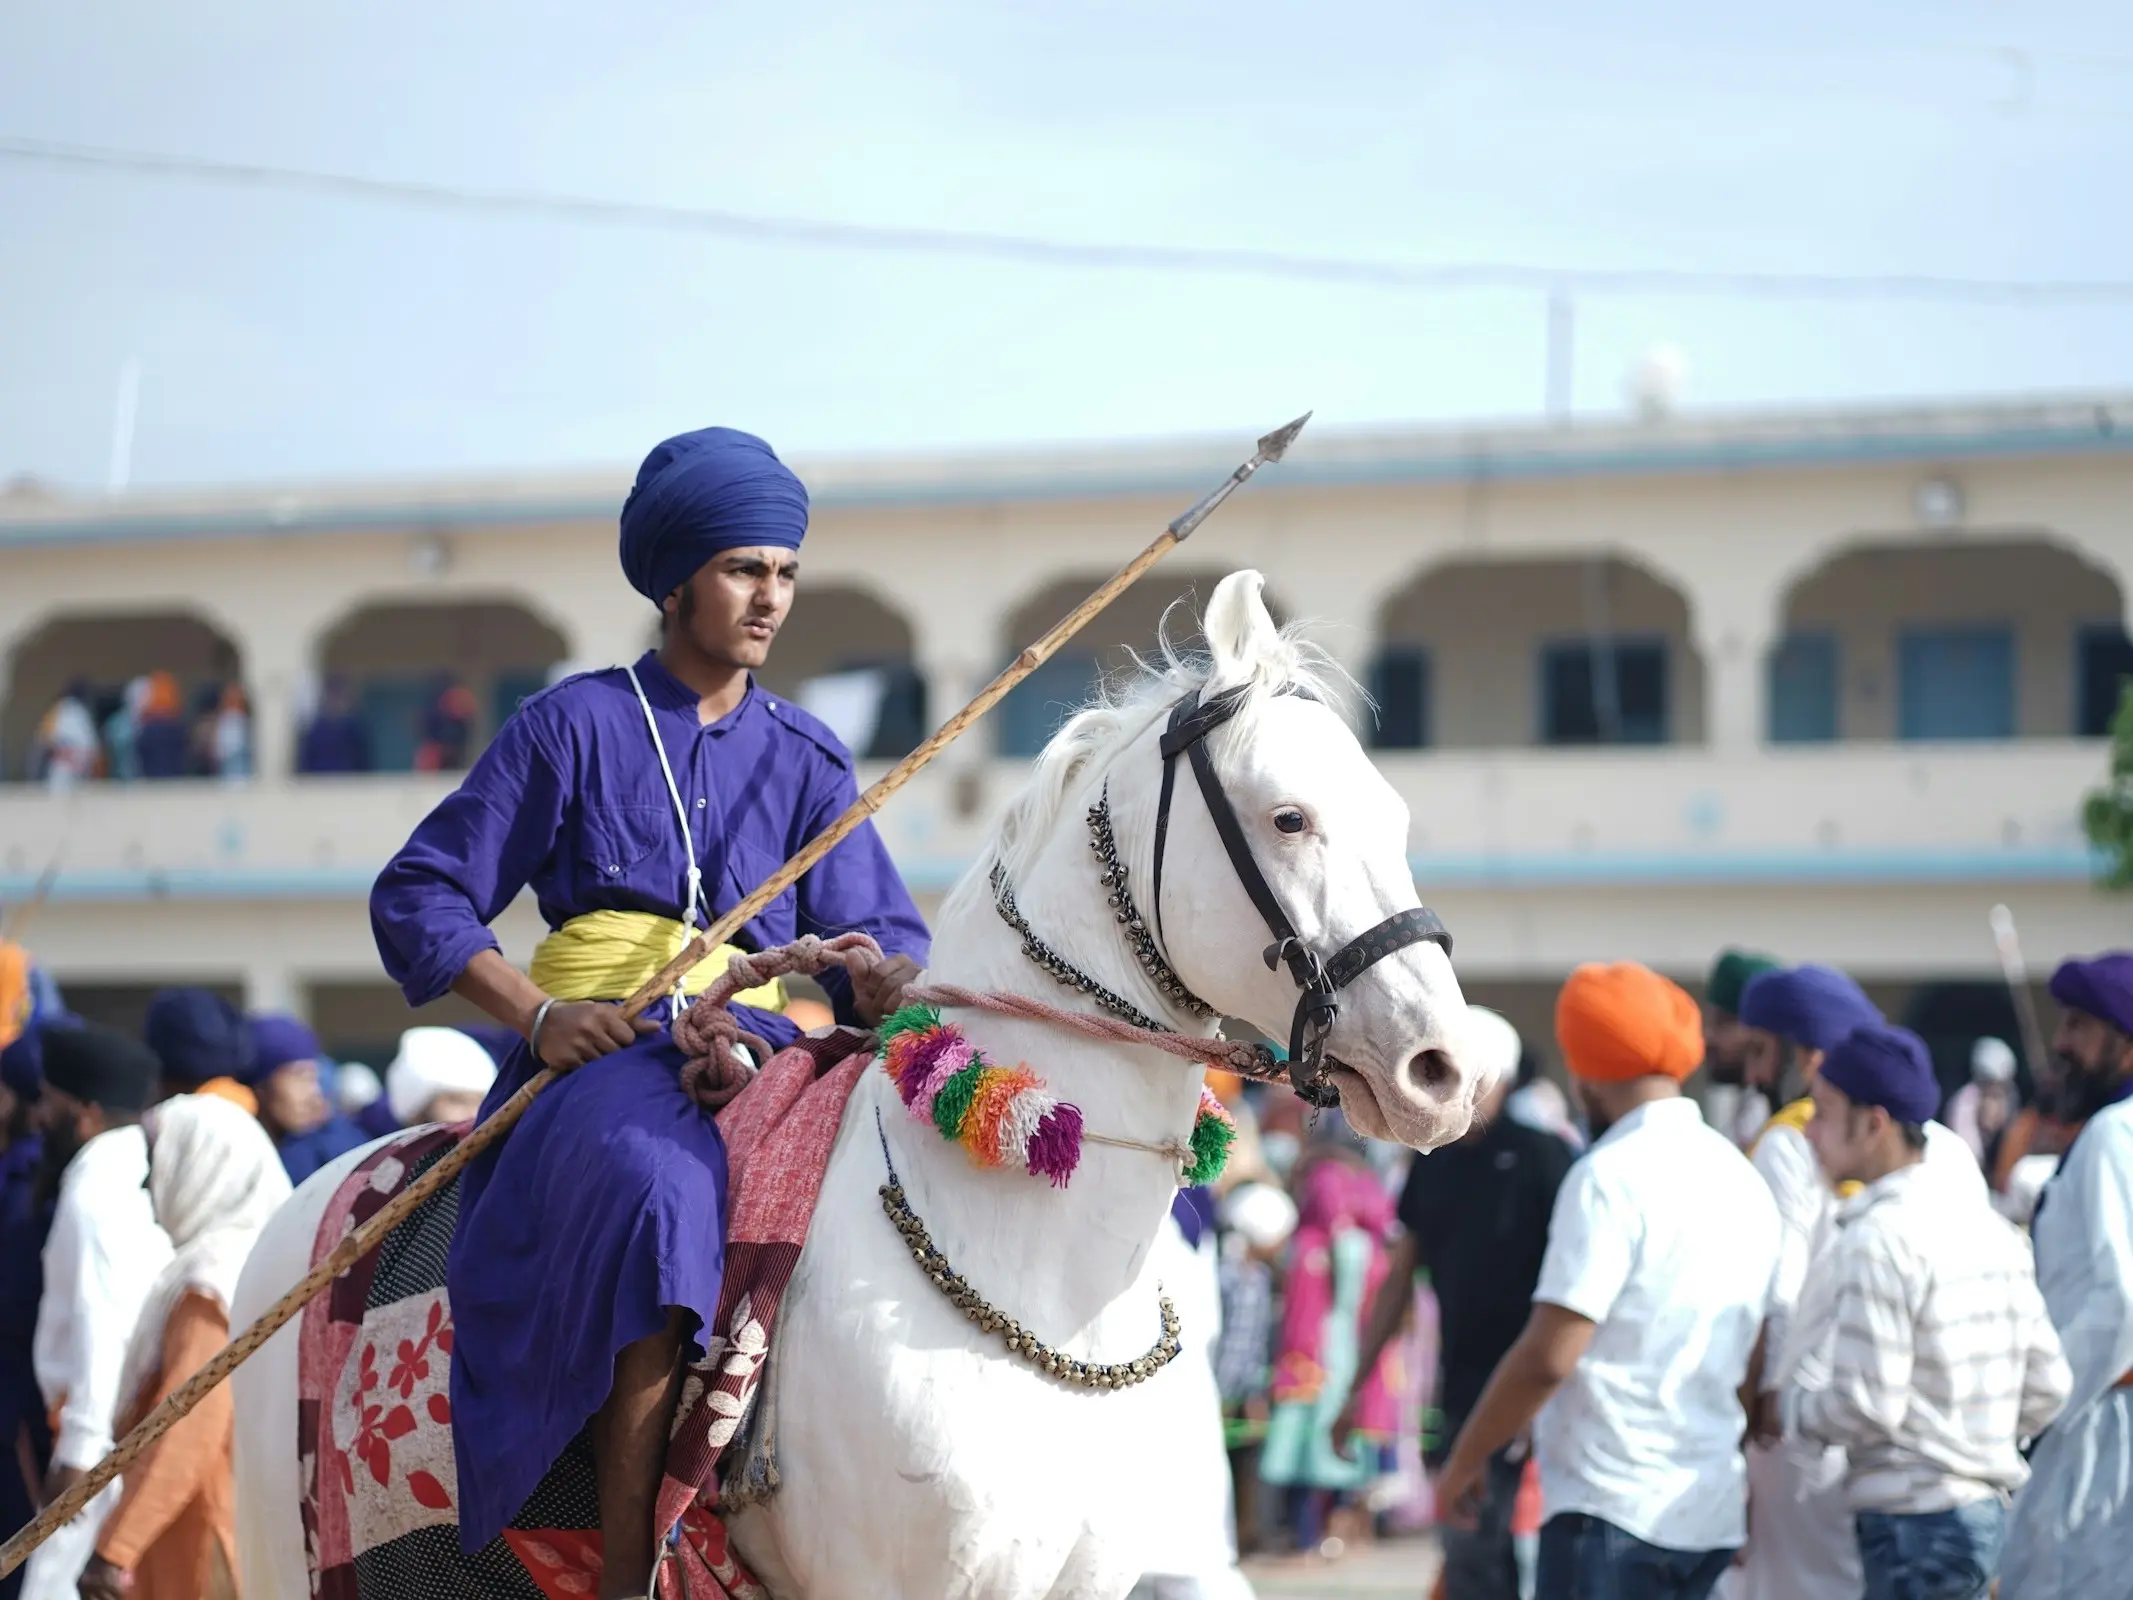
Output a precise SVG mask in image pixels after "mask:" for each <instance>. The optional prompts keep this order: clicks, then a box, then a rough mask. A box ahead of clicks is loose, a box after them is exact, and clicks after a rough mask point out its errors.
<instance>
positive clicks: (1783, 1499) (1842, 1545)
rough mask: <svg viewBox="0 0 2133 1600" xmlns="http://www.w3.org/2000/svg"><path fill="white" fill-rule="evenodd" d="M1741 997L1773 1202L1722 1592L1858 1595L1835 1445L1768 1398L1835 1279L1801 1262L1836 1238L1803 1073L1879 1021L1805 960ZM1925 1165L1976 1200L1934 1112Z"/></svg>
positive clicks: (1962, 1152) (1855, 991) (1734, 1599)
mask: <svg viewBox="0 0 2133 1600" xmlns="http://www.w3.org/2000/svg"><path fill="white" fill-rule="evenodd" d="M1740 1009H1741V1021H1742V1022H1743V1023H1745V1024H1746V1025H1747V1026H1748V1028H1749V1029H1750V1058H1751V1070H1755V1069H1759V1071H1757V1072H1756V1075H1757V1076H1759V1077H1760V1079H1761V1081H1763V1082H1765V1083H1768V1084H1769V1085H1771V1088H1772V1092H1773V1097H1774V1098H1776V1099H1778V1100H1780V1101H1781V1102H1782V1108H1781V1109H1780V1110H1779V1111H1778V1112H1777V1113H1776V1114H1775V1115H1774V1116H1772V1117H1771V1118H1770V1120H1769V1121H1768V1122H1767V1123H1765V1124H1764V1126H1763V1131H1762V1132H1761V1133H1760V1134H1759V1135H1758V1136H1757V1137H1756V1139H1755V1141H1754V1143H1753V1144H1751V1145H1750V1146H1749V1148H1748V1159H1749V1161H1750V1163H1751V1164H1752V1165H1753V1166H1754V1167H1755V1170H1756V1171H1757V1172H1758V1173H1760V1174H1761V1175H1762V1178H1763V1181H1764V1182H1765V1183H1767V1184H1768V1185H1769V1186H1770V1194H1771V1198H1772V1199H1773V1200H1775V1201H1776V1202H1777V1209H1778V1221H1779V1223H1780V1225H1781V1232H1780V1239H1779V1247H1778V1272H1777V1281H1776V1285H1775V1288H1774V1291H1773V1295H1772V1305H1771V1313H1770V1321H1769V1325H1768V1327H1767V1328H1766V1330H1765V1332H1764V1338H1763V1368H1762V1384H1761V1388H1762V1393H1763V1395H1764V1396H1765V1398H1766V1403H1765V1404H1764V1405H1763V1406H1762V1407H1760V1408H1759V1410H1758V1424H1759V1425H1758V1430H1757V1442H1756V1443H1754V1444H1751V1445H1750V1446H1749V1449H1748V1524H1749V1526H1748V1549H1747V1554H1746V1557H1745V1559H1744V1560H1743V1562H1742V1565H1741V1568H1740V1570H1739V1572H1738V1573H1737V1574H1736V1576H1735V1577H1734V1579H1733V1580H1732V1582H1731V1583H1730V1584H1729V1586H1728V1588H1727V1591H1726V1600H1858V1596H1860V1595H1861V1594H1863V1593H1864V1592H1865V1588H1866V1578H1865V1574H1864V1573H1863V1572H1862V1571H1861V1570H1860V1566H1859V1544H1858V1539H1857V1537H1856V1536H1855V1534H1854V1532H1853V1529H1852V1515H1851V1510H1850V1507H1849V1506H1848V1505H1847V1504H1846V1502H1845V1498H1844V1470H1845V1462H1844V1452H1843V1451H1841V1450H1830V1449H1823V1448H1821V1447H1819V1446H1817V1445H1814V1444H1811V1443H1809V1442H1807V1441H1805V1440H1798V1439H1792V1440H1787V1439H1781V1438H1779V1437H1778V1436H1777V1435H1778V1430H1777V1427H1776V1396H1777V1394H1778V1392H1779V1391H1780V1390H1781V1389H1782V1388H1784V1387H1785V1386H1786V1385H1787V1384H1788V1383H1812V1382H1814V1381H1815V1378H1814V1374H1813V1370H1812V1363H1813V1361H1814V1359H1815V1356H1816V1354H1817V1352H1820V1351H1825V1350H1826V1347H1827V1345H1828V1342H1829V1341H1830V1339H1831V1338H1832V1337H1833V1336H1834V1334H1835V1331H1836V1330H1835V1328H1834V1326H1833V1324H1832V1322H1831V1318H1832V1316H1833V1314H1834V1311H1835V1300H1834V1294H1833V1285H1832V1284H1831V1283H1829V1282H1828V1281H1827V1275H1826V1274H1824V1275H1822V1279H1821V1281H1817V1277H1816V1275H1815V1274H1814V1273H1813V1272H1812V1271H1811V1270H1810V1269H1811V1268H1812V1266H1813V1264H1814V1263H1815V1261H1816V1260H1817V1259H1818V1258H1819V1257H1820V1256H1821V1255H1822V1254H1823V1253H1824V1251H1825V1250H1826V1248H1827V1246H1828V1245H1829V1243H1830V1240H1831V1239H1832V1237H1833V1236H1834V1233H1835V1229H1836V1217H1837V1201H1838V1196H1837V1192H1836V1191H1835V1190H1834V1189H1832V1188H1831V1187H1830V1184H1829V1180H1828V1178H1827V1177H1826V1176H1825V1175H1824V1174H1823V1171H1822V1167H1821V1163H1820V1162H1819V1161H1817V1160H1816V1159H1815V1153H1814V1150H1813V1148H1812V1147H1811V1146H1810V1145H1809V1144H1808V1142H1807V1135H1806V1134H1805V1133H1804V1132H1803V1131H1802V1130H1803V1129H1804V1128H1805V1127H1806V1124H1807V1121H1808V1119H1809V1118H1810V1117H1811V1116H1812V1115H1813V1107H1814V1102H1813V1101H1812V1100H1810V1099H1808V1098H1807V1093H1806V1090H1807V1085H1808V1084H1810V1083H1811V1082H1812V1081H1813V1078H1814V1074H1815V1072H1816V1070H1817V1069H1818V1068H1819V1067H1820V1066H1821V1062H1822V1057H1823V1055H1824V1054H1825V1053H1826V1052H1827V1051H1828V1050H1829V1049H1830V1047H1831V1046H1833V1045H1834V1044H1836V1043H1837V1042H1838V1041H1839V1040H1840V1039H1842V1038H1843V1037H1844V1036H1845V1035H1846V1034H1848V1033H1850V1032H1851V1031H1852V1030H1853V1029H1855V1028H1859V1027H1864V1026H1867V1025H1869V1024H1872V1023H1878V1022H1880V1021H1881V1020H1882V1017H1881V1011H1880V1008H1879V1007H1877V1006H1876V1005H1875V1004H1874V1003H1873V1001H1871V1000H1870V999H1868V998H1867V995H1866V992H1865V991H1864V990H1862V989H1861V988H1860V987H1859V986H1858V984H1856V983H1855V982H1853V981H1852V980H1851V979H1850V978H1849V977H1847V976H1845V974H1843V973H1841V972H1838V971H1836V970H1835V969H1834V968H1831V967H1825V966H1818V965H1814V964H1807V965H1802V966H1798V967H1788V968H1784V969H1781V970H1779V971H1776V972H1769V973H1763V974H1759V975H1758V976H1756V977H1754V978H1751V979H1750V980H1749V982H1748V984H1747V987H1746V988H1745V989H1744V990H1743V991H1742V994H1741V1006H1740ZM1794 1090H1796V1091H1798V1092H1797V1094H1796V1095H1793V1096H1792V1097H1790V1098H1788V1094H1789V1093H1790V1091H1794ZM1780 1091H1784V1092H1780ZM1925 1167H1926V1170H1927V1171H1928V1172H1929V1173H1930V1174H1931V1175H1932V1179H1933V1181H1935V1182H1940V1181H1946V1182H1947V1183H1949V1184H1950V1185H1952V1187H1953V1190H1954V1191H1955V1192H1957V1193H1959V1194H1961V1195H1962V1197H1963V1198H1965V1199H1966V1200H1967V1199H1977V1200H1984V1199H1985V1198H1986V1188H1985V1179H1984V1175H1983V1173H1981V1172H1980V1171H1979V1170H1978V1165H1977V1162H1976V1160H1975V1159H1974V1158H1973V1157H1972V1156H1971V1154H1970V1151H1969V1148H1968V1147H1967V1146H1966V1145H1964V1143H1963V1142H1962V1140H1960V1139H1959V1138H1957V1137H1956V1136H1955V1134H1954V1133H1953V1132H1952V1131H1950V1130H1949V1129H1948V1128H1946V1127H1943V1126H1942V1125H1941V1124H1939V1123H1937V1122H1934V1123H1928V1124H1927V1126H1926V1154H1925ZM1803 1368H1804V1369H1807V1370H1803ZM1825 1370H1826V1368H1825Z"/></svg>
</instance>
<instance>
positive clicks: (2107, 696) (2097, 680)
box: [2074, 627, 2133, 739]
mask: <svg viewBox="0 0 2133 1600" xmlns="http://www.w3.org/2000/svg"><path fill="white" fill-rule="evenodd" d="M2127 678H2133V639H2129V638H2127V637H2126V630H2125V629H2123V628H2117V627H2106V628H2083V629H2082V630H2081V631H2080V633H2079V634H2077V635H2076V636H2075V639H2074V694H2075V703H2074V734H2075V737H2077V738H2082V739H2101V738H2103V737H2104V736H2105V735H2107V734H2109V733H2110V731H2111V718H2112V717H2113V716H2115V715H2116V714H2117V712H2118V696H2119V693H2120V685H2121V684H2122V683H2123V682H2124V680H2125V679H2127Z"/></svg>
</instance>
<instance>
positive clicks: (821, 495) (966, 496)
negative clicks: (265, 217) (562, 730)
mask: <svg viewBox="0 0 2133 1600" xmlns="http://www.w3.org/2000/svg"><path fill="white" fill-rule="evenodd" d="M2117 403H2118V402H2109V401H2099V402H2097V403H2096V404H2095V405H2094V406H2093V407H2092V408H2090V416H2091V419H2092V420H2090V421H2088V422H2086V423H2075V422H2071V421H2069V422H2063V423H2044V424H2034V425H2028V426H2021V425H2015V426H2006V427H1985V428H1981V429H1980V430H1979V431H1977V432H1973V433H1964V432H1960V431H1954V430H1950V431H1946V432H1938V431H1933V430H1930V429H1915V428H1914V429H1909V430H1904V431H1891V432H1889V433H1886V434H1880V433H1875V432H1872V431H1870V424H1871V421H1872V419H1871V417H1870V416H1862V417H1860V418H1859V419H1858V420H1859V422H1860V424H1861V425H1862V431H1857V432H1854V433H1850V434H1842V433H1835V432H1832V433H1829V434H1814V435H1810V436H1804V437H1803V436H1797V435H1795V436H1793V437H1784V436H1773V437H1767V438H1757V437H1752V436H1750V437H1738V436H1736V437H1731V438H1727V437H1714V438H1703V439H1694V440H1684V441H1680V442H1678V443H1668V442H1666V441H1664V440H1661V439H1654V440H1651V441H1648V442H1643V441H1640V442H1637V443H1632V444H1609V445H1604V446H1596V447H1594V448H1591V449H1584V448H1581V447H1580V446H1581V442H1582V441H1581V437H1580V435H1579V434H1578V433H1577V432H1576V431H1575V430H1553V431H1551V430H1546V429H1538V428H1536V429H1533V430H1530V431H1527V432H1523V433H1513V434H1508V435H1505V436H1504V437H1505V439H1506V441H1507V442H1506V443H1505V444H1503V445H1502V446H1500V447H1498V446H1494V445H1491V444H1489V443H1487V442H1486V441H1485V440H1484V441H1468V442H1464V443H1459V442H1454V441H1450V440H1447V441H1446V447H1445V448H1443V449H1441V450H1439V451H1438V452H1436V453H1427V454H1426V453H1421V452H1420V451H1419V450H1418V452H1417V453H1416V454H1413V455H1399V454H1390V453H1388V454H1384V455H1378V456H1372V457H1367V458H1362V459H1357V460H1345V461H1344V460H1341V459H1338V458H1337V457H1334V458H1320V459H1313V458H1312V457H1311V456H1310V455H1308V454H1307V455H1305V456H1303V457H1301V458H1298V459H1295V460H1292V461H1289V462H1287V463H1285V464H1284V465H1283V466H1282V468H1281V475H1280V478H1279V479H1278V480H1274V481H1272V483H1271V486H1273V487H1278V488H1290V489H1297V488H1314V487H1339V488H1353V487H1368V486H1376V485H1394V484H1436V483H1463V482H1468V481H1494V482H1520V481H1530V480H1548V479H1559V478H1578V477H1615V476H1629V475H1635V474H1640V473H1649V474H1658V473H1687V472H1737V471H1743V470H1747V469H1751V468H1787V467H1815V466H1871V465H1878V464H1886V463H1890V462H1904V461H1912V462H1957V461H1974V460H1988V459H1994V458H2001V457H2009V456H2092V455H2124V454H2128V453H2133V430H2129V431H2128V432H2126V433H2120V432H2119V431H2118V430H2117V428H2116V427H2115V425H2114V422H2113V420H2112V417H2111V415H2110V413H2111V409H2112V407H2113V406H2114V405H2115V404H2117ZM1830 421H1831V423H1832V424H1833V425H1835V424H1838V423H1841V421H1842V419H1838V418H1832V419H1830ZM1610 431H1611V432H1612V431H1614V430H1610ZM1090 453H1091V455H1092V457H1093V456H1094V455H1095V453H1096V448H1095V447H1092V449H1091V452H1090ZM1222 465H1223V464H1222V463H1217V462H1213V461H1211V460H1210V461H1207V462H1196V463H1192V464H1181V465H1176V466H1164V467H1147V468H1139V469H1135V468H1130V467H1129V468H1123V469H1118V468H1112V469H1106V468H1100V467H1099V468H1091V469H1090V470H1087V471H1081V472H1077V471H1074V470H1073V469H1072V468H1052V469H1050V470H1048V471H1046V472H1044V473H1042V474H1032V475H1031V476H1030V477H1028V478H1017V477H1015V476H1013V475H1012V473H1003V474H1002V475H1001V476H999V477H996V478H994V477H986V476H984V475H982V474H978V475H971V474H967V473H966V474H960V475H956V476H944V477H939V478H919V479H914V480H912V481H910V482H906V483H886V484H850V485H838V484H836V483H834V482H832V483H829V484H825V485H823V486H821V487H820V488H817V489H815V490H814V491H813V492H812V498H813V503H814V504H815V506H816V507H818V508H835V509H839V510H870V509H890V508H904V507H910V506H943V505H996V504H1002V503H1015V502H1023V501H1050V500H1095V499H1115V498H1123V497H1126V496H1134V495H1153V494H1162V495H1173V494H1188V495H1189V494H1193V493H1197V492H1199V491H1200V490H1202V489H1204V488H1205V487H1206V486H1207V477H1208V474H1209V473H1210V472H1211V471H1219V470H1220V469H1221V466H1222ZM623 490H624V484H623V481H622V479H621V478H619V477H618V478H617V480H616V484H615V488H614V490H613V491H612V492H611V493H602V494H598V495H589V494H588V495H576V496H564V497H560V498H539V497H532V498H528V499H525V500H498V501H473V502H468V503H466V504H462V505H452V504H444V505H423V504H406V503H402V504H397V505H393V504H385V505H371V506H364V505H350V506H317V507H305V506H303V505H302V504H301V503H300V502H299V503H298V504H296V505H295V506H293V507H292V508H288V509H281V510H277V509H276V508H274V507H272V506H267V505H258V506H251V507H247V508H245V509H242V510H228V511H183V512H176V511H174V512H137V513H133V514H131V515H129V514H125V513H119V514H117V515H113V516H109V517H89V518H80V519H75V518H51V519H43V520H31V519H25V520H20V521H15V520H0V547H5V546H15V547H26V546H32V545H44V544H97V543H113V542H124V541H142V540H159V539H184V538H194V537H204V538H213V539H227V538H236V537H247V536H249V537H258V538H287V537H291V536H294V535H299V534H312V533H362V532H386V531H395V530H398V531H406V530H409V529H415V528H434V529H441V530H450V529H453V528H475V527H486V526H497V525H508V524H514V523H522V524H528V525H542V524H568V523H582V522H599V523H608V522H612V521H613V520H614V518H615V517H616V515H617V514H618V513H619V512H620V510H621V506H622V496H623Z"/></svg>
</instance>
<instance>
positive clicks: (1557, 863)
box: [0, 845, 2095, 904]
mask: <svg viewBox="0 0 2133 1600" xmlns="http://www.w3.org/2000/svg"><path fill="white" fill-rule="evenodd" d="M898 865H899V867H900V868H901V870H902V872H903V877H904V882H905V883H906V884H907V885H908V886H909V887H910V888H912V889H913V890H915V891H917V892H919V893H922V894H940V893H945V892H946V891H947V890H948V889H950V888H952V887H954V885H955V884H956V882H957V881H958V880H959V879H960V878H961V877H962V876H963V874H964V872H965V871H967V870H968V868H969V865H970V863H969V862H967V861H962V860H958V859H955V858H952V857H943V856H922V857H913V858H910V859H907V860H904V861H902V862H900V863H898ZM1408 866H1409V867H1410V869H1411V870H1412V871H1413V872H1414V875H1415V881H1416V882H1417V883H1419V884H1420V885H1421V886H1422V888H1423V890H1424V892H1425V893H1428V892H1432V891H1434V890H1438V889H1442V888H1447V887H1454V888H1469V887H1486V888H1547V887H1576V886H1581V885H1606V884H1640V885H1694V884H1714V883H1811V884H1858V883H1886V884H1919V883H1999V882H2044V883H2085V882H2087V881H2089V879H2090V877H2091V876H2092V875H2093V872H2094V870H2095V863H2094V861H2093V859H2092V858H2091V856H2090V855H2089V852H2088V851H2087V850H2085V849H2083V848H2082V847H2080V846H2077V845H2067V846H2038V847H2036V848H2033V849H2009V850H1961V849H1955V850H1901V849H1893V850H1857V851H1838V850H1767V851H1758V850H1737V851H1711V852H1699V851H1611V852H1600V851H1594V852H1591V853H1589V854H1585V853H1570V852H1560V853H1553V854H1538V853H1535V854H1519V855H1506V856H1478V855H1457V856H1449V855H1448V856H1439V855H1429V854H1421V855H1415V856H1410V857H1409V858H1408ZM376 877H377V871H376V869H375V868H369V867H362V868H358V867H335V868H320V869H316V870H308V871H307V870H294V871H272V870H262V871H251V870H246V869H242V868H239V869H217V868H184V869H177V870H172V871H169V872H152V871H130V872H63V873H61V874H60V877H59V879H58V881H57V882H56V883H54V884H53V886H52V894H51V898H52V899H53V900H54V901H55V902H61V903H64V902H67V901H82V902H104V903H119V904H125V903H135V902H139V901H144V900H360V899H366V898H368V896H369V894H370V886H371V884H372V882H373V881H375V879H376ZM35 888H36V879H35V877H34V876H33V875H32V874H28V873H14V874H7V875H0V902H6V901H12V900H19V899H21V898H22V897H24V896H26V895H28V894H30V893H32V892H33V891H34V890H35Z"/></svg>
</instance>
